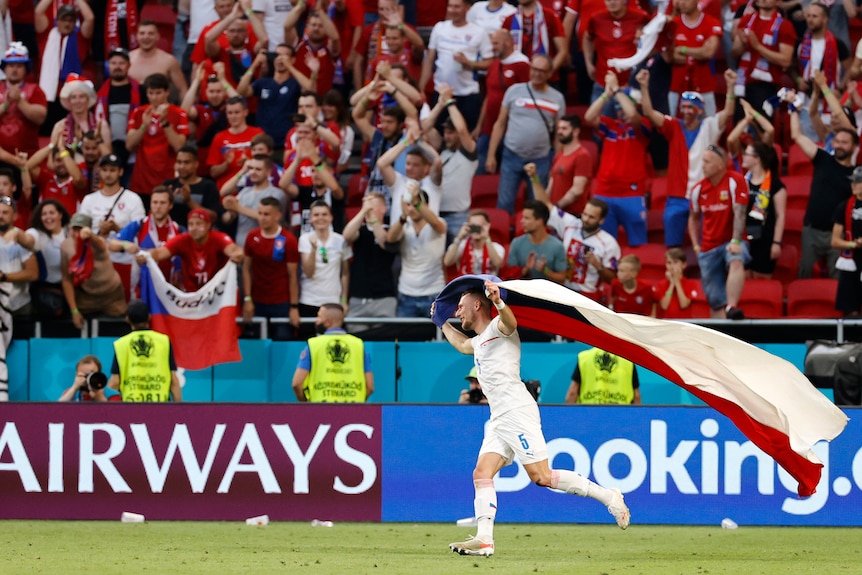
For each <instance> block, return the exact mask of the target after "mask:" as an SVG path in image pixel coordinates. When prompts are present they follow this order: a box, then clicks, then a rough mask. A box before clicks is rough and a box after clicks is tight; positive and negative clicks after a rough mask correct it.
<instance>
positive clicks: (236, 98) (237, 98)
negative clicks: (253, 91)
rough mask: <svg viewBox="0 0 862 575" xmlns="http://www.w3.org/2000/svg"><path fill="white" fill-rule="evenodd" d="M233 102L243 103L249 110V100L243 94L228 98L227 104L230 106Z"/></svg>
mask: <svg viewBox="0 0 862 575" xmlns="http://www.w3.org/2000/svg"><path fill="white" fill-rule="evenodd" d="M231 104H242V107H243V108H245V109H246V110H248V102H246V101H245V98H243V97H242V96H231V97H230V98H228V99H227V102H225V106H230V105H231Z"/></svg>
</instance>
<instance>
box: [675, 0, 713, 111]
mask: <svg viewBox="0 0 862 575" xmlns="http://www.w3.org/2000/svg"><path fill="white" fill-rule="evenodd" d="M675 4H676V6H677V8H678V9H679V14H677V15H676V16H675V17H674V19H673V21H672V23H673V24H674V36H673V52H672V56H671V58H672V60H671V64H672V68H671V77H670V93H669V94H668V105H669V110H670V114H671V116H675V115H676V107H677V104H678V103H679V95H680V94H681V93H682V92H685V91H686V90H694V91H695V92H700V93H701V95H702V96H703V97H704V100H705V101H706V114H707V115H708V116H711V115H714V114H715V112H716V107H715V88H716V81H715V74H714V73H713V71H712V70H711V67H710V63H711V62H712V58H713V56H715V53H716V51H717V50H718V45H719V43H720V42H721V36H722V29H721V21H719V20H717V19H716V18H714V17H713V16H710V15H709V14H707V13H706V12H701V10H700V6H699V5H698V0H676V2H675Z"/></svg>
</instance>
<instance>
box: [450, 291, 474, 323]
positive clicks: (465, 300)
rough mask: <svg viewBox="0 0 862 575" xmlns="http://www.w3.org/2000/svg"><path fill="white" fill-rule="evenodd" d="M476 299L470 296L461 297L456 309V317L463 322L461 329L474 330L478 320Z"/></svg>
mask: <svg viewBox="0 0 862 575" xmlns="http://www.w3.org/2000/svg"><path fill="white" fill-rule="evenodd" d="M476 308H477V305H476V298H475V297H474V296H472V295H470V294H465V295H462V296H461V299H460V300H459V301H458V307H457V308H456V309H455V317H456V318H458V319H460V320H461V327H462V328H464V329H466V330H471V329H473V324H474V322H475V320H476Z"/></svg>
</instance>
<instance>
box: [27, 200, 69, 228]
mask: <svg viewBox="0 0 862 575" xmlns="http://www.w3.org/2000/svg"><path fill="white" fill-rule="evenodd" d="M45 206H54V209H56V210H57V213H59V214H60V223H61V224H62V225H63V227H64V228H65V227H66V226H68V225H69V219H70V218H71V216H69V212H68V211H67V210H66V208H65V207H64V206H63V204H61V203H60V202H58V201H57V200H54V199H48V200H42V201H41V202H39V204H38V205H37V206H36V207H35V208H33V213H32V214H31V215H30V227H31V228H35V229H37V230H39V231H40V232H42V233H44V234H45V235H47V236H50V235H51V232H49V231H48V229H47V228H46V227H45V224H43V223H42V210H43V209H45Z"/></svg>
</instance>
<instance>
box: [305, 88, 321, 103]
mask: <svg viewBox="0 0 862 575" xmlns="http://www.w3.org/2000/svg"><path fill="white" fill-rule="evenodd" d="M299 97H300V98H314V103H315V104H317V105H318V106H320V105H321V104H323V98H321V97H320V94H318V93H317V92H312V91H311V90H303V91H302V92H300V94H299Z"/></svg>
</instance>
